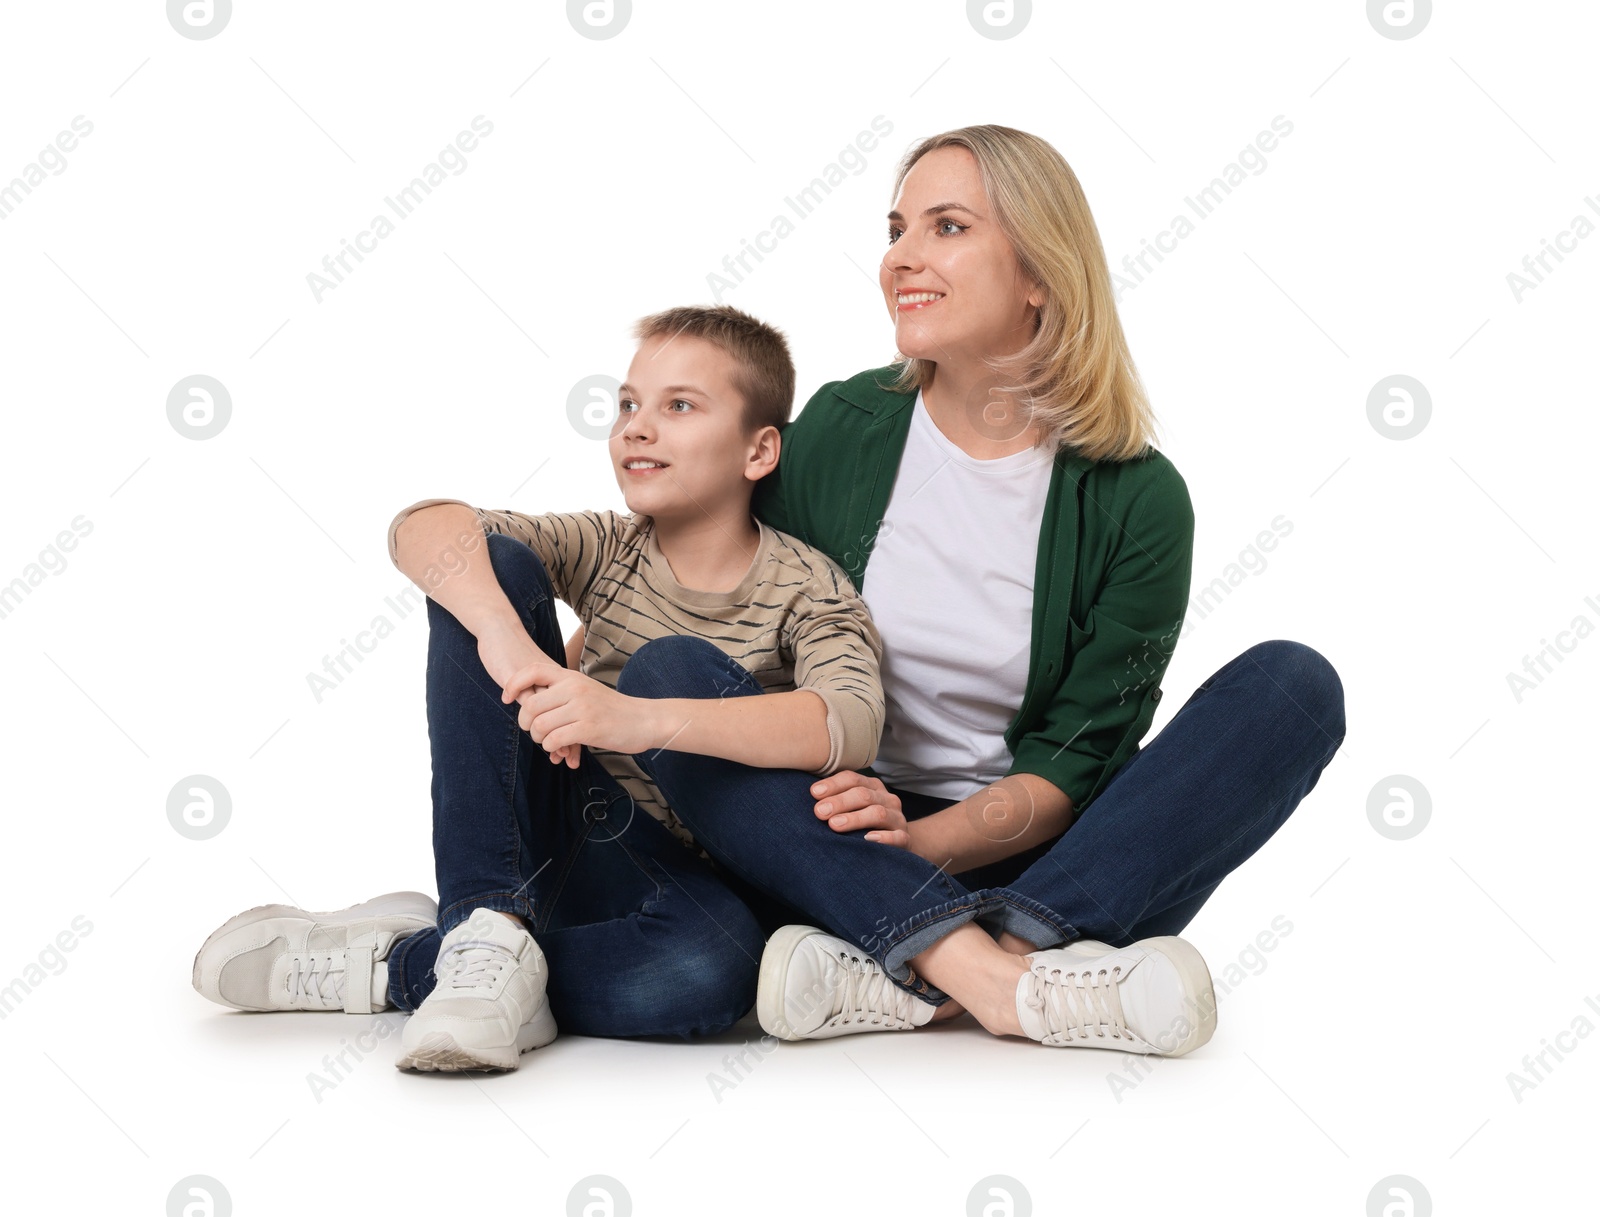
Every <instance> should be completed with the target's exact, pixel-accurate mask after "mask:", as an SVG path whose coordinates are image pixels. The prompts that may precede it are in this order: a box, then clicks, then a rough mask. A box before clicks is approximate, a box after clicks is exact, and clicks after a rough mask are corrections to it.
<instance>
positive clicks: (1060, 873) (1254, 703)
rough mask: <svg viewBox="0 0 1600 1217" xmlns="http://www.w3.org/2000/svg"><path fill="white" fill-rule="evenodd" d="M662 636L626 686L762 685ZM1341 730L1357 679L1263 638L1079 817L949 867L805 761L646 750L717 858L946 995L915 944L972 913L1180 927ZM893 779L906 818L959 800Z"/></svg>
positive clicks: (916, 982)
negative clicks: (862, 817) (821, 785)
mask: <svg viewBox="0 0 1600 1217" xmlns="http://www.w3.org/2000/svg"><path fill="white" fill-rule="evenodd" d="M666 641H671V642H673V643H675V644H677V646H676V648H675V650H676V652H677V653H678V655H679V658H678V659H677V660H676V661H675V662H673V663H672V664H671V665H670V666H669V665H666V664H663V663H657V664H653V665H651V666H649V667H641V668H640V669H639V670H638V671H637V672H636V673H635V672H633V670H632V668H631V666H630V670H629V672H628V673H625V674H624V676H625V678H626V677H628V676H630V675H631V676H632V677H633V679H632V680H625V683H627V684H628V685H629V686H630V687H629V688H628V690H627V691H629V692H632V693H635V694H637V695H640V696H645V697H706V696H719V695H720V696H748V695H754V694H758V693H760V692H761V689H760V686H759V685H758V684H757V683H756V681H755V680H754V678H753V677H747V678H746V679H745V681H744V682H742V684H741V685H740V686H739V687H737V688H734V689H732V690H731V691H730V690H729V672H730V670H731V669H730V665H731V661H729V660H727V659H726V658H725V657H723V656H722V654H721V653H720V652H718V651H717V650H716V648H715V647H713V646H712V645H711V644H710V643H707V642H704V641H703V640H701V639H694V638H677V639H671V640H666ZM652 645H655V644H652ZM636 658H637V657H636ZM732 666H736V665H732ZM1344 733H1345V719H1344V690H1343V686H1342V685H1341V683H1340V680H1339V677H1338V674H1337V673H1336V672H1335V671H1334V669H1333V667H1332V665H1331V664H1329V663H1328V661H1327V660H1326V659H1325V658H1323V656H1322V655H1321V654H1319V653H1318V652H1317V651H1315V650H1313V649H1312V648H1311V647H1308V646H1306V645H1304V644H1302V643H1298V642H1291V641H1286V640H1283V639H1275V640H1273V641H1270V642H1261V643H1257V644H1256V645H1255V646H1252V647H1250V648H1249V649H1248V650H1246V651H1244V652H1242V653H1241V654H1239V655H1238V656H1236V657H1235V658H1234V659H1232V660H1230V661H1229V662H1228V663H1226V664H1224V665H1223V666H1222V667H1221V668H1219V669H1218V670H1217V671H1216V672H1215V673H1213V674H1212V675H1211V677H1210V678H1209V679H1208V680H1206V681H1205V682H1204V683H1202V684H1201V686H1200V688H1199V689H1197V690H1196V691H1195V692H1194V694H1192V695H1191V696H1190V698H1189V700H1188V701H1187V702H1186V703H1185V704H1184V706H1183V707H1182V708H1181V709H1180V710H1179V711H1178V713H1177V715H1176V716H1175V717H1174V718H1173V720H1172V721H1171V722H1170V723H1168V724H1167V726H1166V727H1165V728H1163V729H1162V730H1161V732H1160V733H1159V734H1157V735H1156V736H1155V737H1154V738H1153V739H1152V740H1150V742H1149V744H1148V745H1147V746H1146V747H1143V748H1141V749H1140V750H1139V751H1138V752H1136V753H1135V754H1134V755H1133V756H1132V757H1131V758H1129V760H1128V761H1126V762H1125V763H1124V764H1123V765H1122V767H1121V768H1120V769H1119V770H1118V771H1117V772H1116V773H1115V774H1114V775H1113V776H1112V780H1111V781H1110V782H1108V783H1107V785H1106V787H1105V788H1104V789H1103V790H1102V791H1101V793H1100V795H1099V797H1098V798H1096V799H1095V800H1094V801H1093V802H1092V803H1091V804H1090V805H1089V807H1088V808H1087V809H1086V810H1085V811H1084V812H1083V813H1082V814H1081V816H1080V817H1079V818H1078V819H1077V820H1076V821H1075V822H1074V823H1073V825H1072V827H1071V828H1070V829H1069V830H1068V831H1067V832H1065V833H1064V834H1062V835H1061V836H1060V837H1057V838H1056V839H1055V840H1053V841H1049V842H1045V843H1044V844H1042V845H1039V846H1036V847H1034V848H1033V849H1031V850H1029V851H1027V852H1025V853H1021V854H1018V855H1016V856H1014V857H1012V858H1008V859H1005V860H1003V861H1001V862H998V863H994V864H991V865H989V866H985V867H982V868H979V869H977V870H973V871H968V872H966V873H963V874H958V875H954V876H951V875H948V874H946V873H945V872H944V870H943V869H942V868H941V867H937V866H935V865H934V864H933V863H932V862H929V861H926V860H924V859H922V858H920V857H918V856H917V855H915V854H913V853H911V852H909V851H908V850H904V849H900V848H898V847H896V846H892V845H883V844H880V843H878V842H874V841H868V840H866V839H865V833H866V831H867V830H859V831H856V832H848V833H836V832H834V830H833V829H831V828H829V827H828V825H827V822H826V821H825V820H820V819H818V818H817V816H816V815H815V814H814V813H813V807H814V805H815V803H816V801H817V800H816V798H815V797H814V796H813V795H812V794H811V792H810V786H811V784H812V783H813V782H814V781H815V780H816V779H815V778H814V777H813V776H812V775H809V774H807V773H804V772H802V771H800V770H796V769H753V768H749V767H747V766H744V765H738V764H735V763H733V762H731V761H727V760H723V759H720V758H716V757H707V756H699V755H694V754H691V753H684V752H669V751H658V752H655V753H653V754H641V755H640V756H638V757H637V758H636V759H637V760H638V761H639V763H640V764H641V766H643V767H644V769H645V771H646V772H647V773H649V774H650V776H651V777H652V778H653V779H654V780H655V782H656V784H657V785H658V786H659V787H660V789H661V791H662V794H663V795H664V796H665V797H666V799H667V801H668V802H669V803H670V804H671V805H672V808H673V810H674V811H675V812H677V814H678V816H679V818H680V819H681V820H682V821H683V822H684V824H685V825H687V826H688V828H689V830H690V831H691V832H692V833H693V834H694V836H695V840H697V841H698V842H699V843H700V844H701V845H702V846H703V847H704V848H705V850H706V852H707V853H708V854H710V855H711V856H712V857H713V858H714V859H716V861H717V862H718V864H719V865H720V866H722V867H724V868H726V869H727V870H729V871H731V872H733V873H734V874H735V875H737V876H739V877H741V878H742V879H744V880H746V881H747V882H748V883H750V884H753V885H755V886H757V887H759V888H761V889H764V890H765V891H766V892H769V893H771V894H772V895H773V896H775V897H777V898H778V899H780V900H781V901H783V902H785V903H786V904H787V905H789V906H792V907H793V908H795V909H799V910H802V915H803V920H805V921H807V922H809V923H810V924H813V925H817V926H820V927H823V928H824V929H826V930H828V931H829V932H830V933H833V934H836V935H837V936H839V937H840V938H843V939H846V940H847V941H849V942H852V943H855V944H856V945H857V946H859V947H860V948H862V949H863V950H864V951H865V952H866V953H868V954H870V955H871V956H872V957H873V958H875V959H876V960H878V962H879V963H881V964H882V965H883V967H884V969H885V970H886V971H887V972H888V974H889V975H890V977H891V978H892V979H893V980H894V981H895V983H897V984H899V985H900V986H901V987H902V988H904V989H907V990H908V991H910V992H913V993H916V994H918V995H919V996H922V997H924V998H926V999H927V1000H929V1001H931V1002H934V1003H936V1004H942V1003H943V1002H944V1001H945V1000H947V996H948V995H947V994H945V993H944V992H943V991H941V990H940V989H938V988H937V987H935V986H933V985H931V984H929V983H928V982H927V981H926V980H925V979H923V978H921V977H919V976H917V975H915V974H914V972H913V971H912V969H911V967H910V966H909V963H908V961H909V960H910V959H911V958H912V957H914V956H916V955H917V954H919V953H920V952H922V951H924V950H926V949H927V948H928V947H930V946H931V945H933V944H934V943H935V942H937V941H938V940H939V939H940V938H941V937H943V936H944V935H946V934H948V933H950V932H951V931H952V930H954V929H956V928H958V927H959V926H961V925H963V924H965V923H966V922H968V921H972V920H977V921H978V922H979V923H980V925H982V926H983V927H984V928H985V929H986V930H987V931H988V932H989V933H990V934H992V935H998V934H999V933H1000V932H1001V931H1003V930H1009V931H1011V932H1012V933H1014V934H1016V935H1017V936H1018V937H1020V938H1022V939H1024V940H1025V941H1027V942H1029V943H1031V944H1033V946H1035V947H1038V948H1047V947H1052V946H1059V945H1061V944H1063V943H1067V942H1071V941H1073V940H1074V939H1077V938H1087V939H1092V940H1098V941H1101V942H1107V943H1110V944H1112V945H1113V946H1124V945H1127V944H1128V943H1131V942H1134V941H1136V940H1138V939H1141V938H1149V937H1154V936H1158V935H1166V934H1176V933H1178V932H1179V931H1180V930H1182V929H1183V927H1184V926H1186V925H1187V924H1188V923H1189V921H1190V920H1191V919H1192V918H1193V917H1194V915H1195V913H1196V912H1198V911H1199V909H1200V906H1201V905H1202V904H1204V903H1205V901H1206V900H1207V898H1208V897H1209V896H1210V895H1211V893H1212V892H1214V891H1216V889H1217V885H1218V884H1220V883H1221V882H1222V880H1223V879H1224V878H1225V877H1226V876H1227V874H1228V873H1229V872H1230V871H1232V870H1233V869H1234V868H1235V867H1237V866H1238V865H1239V864H1240V863H1242V862H1243V861H1244V860H1245V859H1247V858H1249V857H1250V856H1251V855H1252V854H1253V853H1255V852H1256V850H1258V849H1260V848H1261V846H1262V845H1263V844H1264V843H1265V842H1266V840H1267V839H1268V838H1269V837H1271V836H1272V834H1273V833H1274V832H1276V831H1277V830H1278V828H1279V827H1280V826H1281V825H1282V824H1283V823H1284V821H1285V820H1286V819H1288V817H1289V813H1290V812H1292V811H1293V810H1294V809H1295V807H1296V806H1297V805H1298V804H1299V803H1300V801H1301V800H1302V799H1303V798H1305V796H1306V795H1307V794H1308V793H1309V792H1310V790H1311V789H1312V787H1314V786H1315V785H1316V783H1317V779H1318V777H1319V776H1320V775H1321V773H1322V770H1323V768H1324V767H1325V766H1326V765H1327V763H1328V762H1329V761H1330V760H1331V759H1332V758H1333V754H1334V753H1335V752H1336V751H1337V750H1338V747H1339V745H1340V743H1341V742H1342V741H1343V739H1344ZM890 789H891V790H892V791H894V793H896V794H898V795H900V796H901V799H902V806H903V810H904V811H905V813H906V815H907V818H908V819H915V818H918V817H919V816H921V815H926V814H928V813H930V812H932V811H937V810H940V809H942V808H944V807H947V806H949V805H950V804H952V803H954V802H956V801H957V800H953V799H938V798H933V797H931V796H927V795H920V794H914V793H910V792H906V791H901V790H896V789H895V788H894V787H890Z"/></svg>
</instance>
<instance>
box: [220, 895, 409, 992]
mask: <svg viewBox="0 0 1600 1217" xmlns="http://www.w3.org/2000/svg"><path fill="white" fill-rule="evenodd" d="M438 912H439V909H438V905H436V904H435V903H434V902H433V900H432V899H430V898H429V897H427V896H424V895H423V894H422V893H421V892H390V893H389V894H388V895H387V896H378V897H377V898H375V899H372V900H367V901H365V902H363V903H361V904H353V905H351V906H350V907H349V908H347V909H339V910H337V911H335V912H332V913H313V912H308V911H306V910H305V909H297V908H294V907H293V906H291V905H287V904H264V905H262V906H260V907H259V908H253V909H250V910H248V911H247V912H243V913H240V914H239V915H238V916H237V917H233V918H230V919H229V920H228V921H226V922H224V923H223V924H222V925H221V926H220V927H218V928H217V929H216V930H215V931H214V932H213V933H212V935H211V936H210V937H209V938H207V939H206V940H205V942H204V944H203V945H202V946H201V947H200V950H199V952H198V953H197V954H196V955H195V957H194V969H193V972H192V975H191V977H190V979H191V982H192V983H193V985H194V987H195V991H196V992H198V993H199V994H200V995H201V996H202V997H205V998H209V999H210V1000H211V1001H214V1002H216V1003H217V1004H218V1005H221V1006H231V1007H232V1008H233V1009H235V1010H256V1011H282V1010H343V1011H344V1012H345V1013H347V1014H371V1013H373V1012H374V1011H377V1010H387V1009H388V1008H389V964H388V959H389V949H390V948H391V947H392V946H393V945H394V944H395V943H396V942H397V941H399V940H400V939H401V938H404V937H405V936H406V935H407V934H414V933H416V932H417V931H418V930H426V929H430V928H431V927H432V926H433V923H434V919H435V917H437V916H438Z"/></svg>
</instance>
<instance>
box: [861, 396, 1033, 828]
mask: <svg viewBox="0 0 1600 1217" xmlns="http://www.w3.org/2000/svg"><path fill="white" fill-rule="evenodd" d="M1052 456H1053V453H1051V452H1049V451H1045V450H1042V449H1039V448H1028V449H1025V450H1023V451H1022V452H1014V453H1012V454H1011V455H1010V456H1002V457H998V458H996V459H994V460H988V461H984V460H979V459H978V458H976V457H973V456H969V455H968V454H967V453H965V452H963V451H962V450H961V449H960V448H958V447H957V446H956V445H955V443H954V442H952V441H951V440H950V439H949V438H948V437H947V436H946V435H945V434H944V432H942V431H940V430H939V428H938V427H937V426H936V425H935V423H934V421H933V418H932V416H930V415H929V413H928V410H927V407H926V406H925V405H924V404H923V401H922V394H921V393H920V392H919V393H918V394H917V400H916V403H915V405H914V407H913V412H912V417H911V426H910V430H909V431H908V432H907V435H906V447H905V454H904V455H903V456H902V457H901V460H900V468H899V470H898V471H897V473H896V474H895V483H894V489H893V491H892V492H891V494H890V496H889V504H888V507H887V508H886V509H885V512H884V523H883V526H882V527H881V528H880V530H879V532H878V537H877V541H876V542H875V543H874V545H873V549H872V555H871V558H870V559H869V560H868V563H867V574H868V575H870V578H863V588H862V599H864V600H865V601H866V602H867V607H868V608H869V609H871V610H872V617H873V620H874V622H875V623H876V624H877V627H878V632H879V634H880V636H881V637H882V639H883V648H884V655H883V663H882V666H881V672H882V677H883V688H884V700H885V704H886V719H885V724H884V731H883V738H882V741H881V743H880V744H879V747H878V755H877V758H876V759H875V760H874V761H873V762H872V771H873V772H874V773H876V774H877V775H878V776H879V777H880V778H882V779H883V781H884V782H885V783H886V784H888V785H890V786H896V787H898V788H900V789H902V790H913V791H917V792H919V793H922V794H930V795H936V796H938V797H940V798H945V799H964V798H966V797H967V796H968V795H970V794H973V793H975V792H977V791H979V790H982V789H983V788H984V787H985V786H987V785H988V784H989V783H991V782H993V781H995V780H997V779H999V778H1001V777H1004V776H1005V774H1006V772H1007V770H1009V769H1010V768H1011V751H1010V749H1008V748H1007V747H1006V744H1005V739H1004V734H1005V730H1006V728H1007V727H1008V726H1009V725H1010V724H1011V720H1012V719H1013V718H1015V717H1016V714H1017V711H1018V709H1020V708H1021V706H1022V694H1023V690H1024V687H1025V686H1026V684H1027V680H1028V658H1029V643H1030V641H1031V638H1032V632H1033V575H1034V567H1035V565H1036V563H1037V561H1038V553H1039V526H1040V522H1041V521H1042V519H1043V517H1044V504H1045V496H1046V494H1047V492H1048V491H1049V489H1050V475H1051V472H1052Z"/></svg>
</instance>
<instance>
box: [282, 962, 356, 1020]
mask: <svg viewBox="0 0 1600 1217" xmlns="http://www.w3.org/2000/svg"><path fill="white" fill-rule="evenodd" d="M335 958H337V959H338V964H337V965H335V963H334V960H335ZM344 980H345V970H344V954H343V952H328V953H326V954H311V955H293V956H291V957H290V959H289V981H288V983H289V1000H290V1001H291V1002H299V1003H307V1004H311V1005H314V1006H316V1007H317V1008H318V1009H324V1010H326V1009H338V1008H340V1007H341V1006H342V1005H343V1003H344Z"/></svg>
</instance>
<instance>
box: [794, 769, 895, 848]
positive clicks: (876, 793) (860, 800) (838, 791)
mask: <svg viewBox="0 0 1600 1217" xmlns="http://www.w3.org/2000/svg"><path fill="white" fill-rule="evenodd" d="M811 793H812V794H813V795H814V796H816V798H817V799H818V802H817V805H816V809H815V810H816V814H817V817H818V818H819V819H823V820H826V821H828V827H829V828H831V829H833V831H834V832H856V831H859V830H860V829H863V828H865V829H868V830H870V831H868V833H867V836H866V839H867V840H868V841H877V842H879V843H880V844H883V845H895V846H898V847H899V848H901V849H911V828H910V825H909V823H908V822H907V820H906V817H905V813H904V812H903V811H902V810H901V808H900V796H899V795H897V794H894V793H892V792H891V791H889V790H888V789H887V788H886V787H885V786H884V784H883V782H882V781H881V780H879V779H878V778H874V777H868V776H866V775H865V774H861V773H857V772H856V771H855V770H853V769H841V770H840V771H839V772H838V773H832V774H829V775H828V776H827V777H825V778H819V779H817V781H816V782H815V783H813V785H812V787H811Z"/></svg>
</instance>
